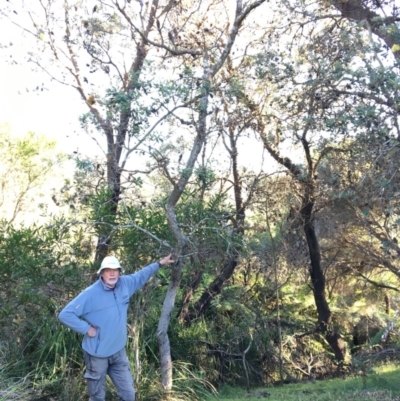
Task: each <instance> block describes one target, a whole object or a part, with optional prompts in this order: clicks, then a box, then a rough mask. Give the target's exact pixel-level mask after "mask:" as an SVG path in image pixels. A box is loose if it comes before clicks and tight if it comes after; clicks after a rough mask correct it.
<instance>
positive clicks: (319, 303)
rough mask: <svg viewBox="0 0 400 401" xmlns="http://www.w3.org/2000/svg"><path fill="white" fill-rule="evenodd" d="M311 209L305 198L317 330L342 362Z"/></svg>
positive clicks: (342, 350)
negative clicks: (327, 296) (333, 326)
mask: <svg viewBox="0 0 400 401" xmlns="http://www.w3.org/2000/svg"><path fill="white" fill-rule="evenodd" d="M306 185H307V184H306ZM306 191H307V190H306ZM313 208H314V202H313V201H311V200H310V199H309V198H308V196H306V197H305V198H304V202H303V207H302V208H301V210H300V214H301V216H302V218H303V224H304V226H303V227H304V234H305V237H306V240H307V245H308V251H309V254H310V277H311V282H312V286H313V292H314V299H315V305H316V307H317V312H318V324H317V330H318V331H319V332H321V333H323V334H324V335H325V338H326V340H327V342H328V344H329V345H330V347H331V349H332V351H333V352H334V354H335V358H336V359H337V360H338V361H344V358H345V353H346V348H345V342H344V341H343V340H342V339H341V337H340V334H339V333H337V332H336V331H335V330H334V329H333V328H332V312H331V310H330V308H329V304H328V302H327V300H326V290H325V287H326V285H325V274H324V271H323V269H322V266H321V251H320V247H319V241H318V238H317V235H316V233H315V226H314V216H313Z"/></svg>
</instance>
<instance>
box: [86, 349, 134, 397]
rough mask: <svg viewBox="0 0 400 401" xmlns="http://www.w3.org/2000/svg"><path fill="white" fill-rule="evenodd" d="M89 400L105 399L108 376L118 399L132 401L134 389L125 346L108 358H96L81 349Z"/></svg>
mask: <svg viewBox="0 0 400 401" xmlns="http://www.w3.org/2000/svg"><path fill="white" fill-rule="evenodd" d="M83 358H84V361H85V365H86V372H85V374H84V375H83V377H84V378H85V379H86V381H87V386H88V390H89V395H90V398H89V401H105V397H106V389H105V384H106V377H107V375H109V376H110V378H111V380H112V382H113V383H114V386H115V387H116V389H117V393H118V397H119V401H134V400H135V389H134V387H133V379H132V374H131V369H130V366H129V361H128V358H127V357H126V352H125V348H124V349H122V350H121V351H119V352H117V353H116V354H114V355H111V356H110V357H108V358H97V357H95V356H92V355H90V354H88V353H87V352H85V351H83Z"/></svg>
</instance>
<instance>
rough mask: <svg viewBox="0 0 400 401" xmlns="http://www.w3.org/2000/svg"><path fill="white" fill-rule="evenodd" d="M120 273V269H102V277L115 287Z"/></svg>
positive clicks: (109, 285) (105, 282) (106, 283)
mask: <svg viewBox="0 0 400 401" xmlns="http://www.w3.org/2000/svg"><path fill="white" fill-rule="evenodd" d="M119 275H120V272H119V269H109V268H105V269H103V270H102V271H101V278H102V279H103V282H104V284H105V285H107V286H108V287H111V288H114V287H115V284H117V281H118V277H119Z"/></svg>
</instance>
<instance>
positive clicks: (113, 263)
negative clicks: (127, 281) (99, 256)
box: [97, 256, 125, 274]
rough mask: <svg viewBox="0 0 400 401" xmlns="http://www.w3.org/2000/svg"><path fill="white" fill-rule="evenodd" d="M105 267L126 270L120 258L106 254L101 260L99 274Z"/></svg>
mask: <svg viewBox="0 0 400 401" xmlns="http://www.w3.org/2000/svg"><path fill="white" fill-rule="evenodd" d="M103 269H121V272H122V273H124V272H125V270H124V268H123V267H122V266H121V264H120V263H119V260H118V259H117V258H116V257H115V256H106V257H105V258H104V259H103V261H102V262H101V266H100V269H99V270H98V271H97V274H100V273H101V271H102V270H103Z"/></svg>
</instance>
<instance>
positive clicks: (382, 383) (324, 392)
mask: <svg viewBox="0 0 400 401" xmlns="http://www.w3.org/2000/svg"><path fill="white" fill-rule="evenodd" d="M399 377H400V368H399V367H398V366H396V365H386V366H382V367H379V368H378V369H375V370H374V371H373V372H372V373H370V374H368V375H365V376H357V377H349V378H345V379H332V380H324V381H315V382H309V383H301V384H288V385H284V386H279V387H278V386H277V387H265V388H259V389H253V390H251V391H250V392H247V391H246V390H244V389H238V388H229V387H226V388H223V389H221V390H220V392H219V395H218V396H212V397H209V398H207V401H217V400H218V401H231V400H235V401H244V400H246V401H255V400H260V399H268V400H270V401H314V400H315V401H372V400H375V401H400V379H399Z"/></svg>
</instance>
